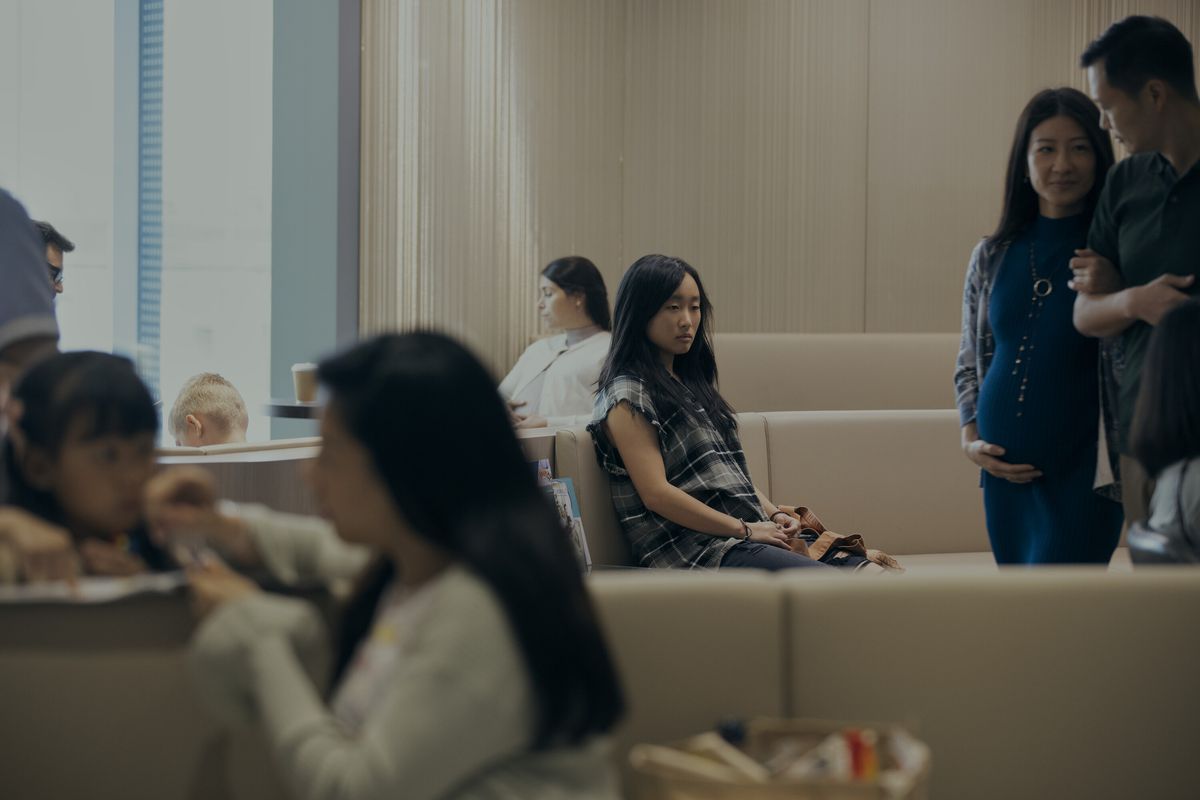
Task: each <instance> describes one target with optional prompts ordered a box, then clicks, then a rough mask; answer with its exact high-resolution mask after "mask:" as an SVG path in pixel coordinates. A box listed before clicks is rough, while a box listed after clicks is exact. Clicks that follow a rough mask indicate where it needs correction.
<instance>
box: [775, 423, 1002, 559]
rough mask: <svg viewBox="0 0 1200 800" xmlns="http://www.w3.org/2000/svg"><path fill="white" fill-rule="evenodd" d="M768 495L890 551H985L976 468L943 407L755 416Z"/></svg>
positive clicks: (985, 539) (873, 545)
mask: <svg viewBox="0 0 1200 800" xmlns="http://www.w3.org/2000/svg"><path fill="white" fill-rule="evenodd" d="M763 416H764V418H765V419H766V423H767V438H768V440H769V442H770V446H769V453H770V468H769V472H770V476H771V488H770V494H771V499H772V500H774V501H775V502H776V503H787V504H789V505H805V506H809V507H810V508H812V509H813V511H815V512H816V513H817V515H818V516H820V517H821V520H822V522H824V523H825V526H826V527H827V528H829V529H830V530H833V531H837V532H838V533H861V534H862V535H863V537H864V538H865V539H866V541H867V545H868V546H869V547H876V548H879V549H881V550H886V551H887V552H889V553H892V554H894V555H903V554H905V553H972V552H984V551H989V550H990V549H991V548H990V546H989V544H988V538H987V528H986V526H985V524H984V518H983V497H982V493H981V491H980V489H979V470H978V469H977V468H975V467H974V466H973V465H972V464H971V463H970V462H969V461H967V460H966V458H965V457H963V455H962V450H961V449H960V447H959V437H960V432H959V431H960V429H959V425H958V415H957V413H956V412H954V411H951V410H945V411H913V410H908V411H905V410H900V411H796V412H774V413H770V414H764V415H763Z"/></svg>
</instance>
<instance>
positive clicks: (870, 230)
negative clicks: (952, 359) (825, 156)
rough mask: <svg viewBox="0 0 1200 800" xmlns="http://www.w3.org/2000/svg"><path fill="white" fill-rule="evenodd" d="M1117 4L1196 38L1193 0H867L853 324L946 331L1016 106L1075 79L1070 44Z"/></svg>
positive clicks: (1199, 6) (1081, 80) (1103, 21)
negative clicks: (864, 171) (860, 309)
mask: <svg viewBox="0 0 1200 800" xmlns="http://www.w3.org/2000/svg"><path fill="white" fill-rule="evenodd" d="M1129 14H1157V15H1160V16H1163V17H1166V18H1167V19H1170V20H1171V21H1172V22H1174V23H1175V24H1176V25H1178V26H1179V27H1180V30H1182V31H1183V32H1184V34H1185V35H1186V36H1188V38H1189V39H1190V40H1191V41H1192V42H1193V44H1195V43H1197V42H1200V3H1197V2H1195V0H1158V1H1157V2H1132V1H1131V0H1124V1H1121V0H1070V1H1069V2H1048V1H1047V0H1006V2H1003V3H995V2H992V1H991V0H905V2H894V1H892V0H873V2H872V4H871V44H870V56H871V65H870V76H871V77H870V80H871V88H870V98H871V100H870V156H869V181H868V186H869V188H868V194H869V197H870V201H869V204H868V212H867V265H866V274H867V280H866V326H865V327H866V330H868V331H954V330H958V328H959V320H960V316H961V296H962V281H963V275H964V272H965V270H966V264H967V259H968V257H969V255H970V251H971V248H972V247H973V246H974V245H975V243H976V242H977V241H978V240H979V237H980V236H983V235H985V234H987V233H988V232H990V231H991V230H992V229H993V228H994V227H995V225H996V222H997V219H998V216H999V213H1000V205H1001V200H1002V193H1003V179H1004V169H1005V166H1006V160H1007V157H1008V148H1009V146H1010V144H1011V140H1012V134H1013V127H1014V125H1015V124H1016V120H1017V117H1018V115H1019V114H1020V112H1021V109H1022V108H1023V107H1024V105H1025V103H1026V102H1027V101H1028V100H1029V98H1030V97H1031V96H1032V95H1033V93H1034V92H1035V91H1037V90H1038V89H1042V88H1045V87H1049V86H1074V87H1076V88H1078V89H1081V90H1084V91H1086V75H1085V73H1084V71H1083V70H1081V69H1079V67H1078V60H1079V54H1080V53H1081V52H1082V51H1083V49H1084V48H1085V47H1086V46H1087V44H1088V43H1089V42H1090V41H1092V40H1093V39H1095V38H1096V36H1098V35H1099V34H1100V33H1101V32H1103V30H1104V29H1105V28H1106V27H1107V26H1108V25H1109V24H1111V23H1112V22H1114V21H1116V20H1118V19H1121V18H1123V17H1125V16H1128V15H1129Z"/></svg>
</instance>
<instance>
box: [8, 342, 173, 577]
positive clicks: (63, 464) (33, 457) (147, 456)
mask: <svg viewBox="0 0 1200 800" xmlns="http://www.w3.org/2000/svg"><path fill="white" fill-rule="evenodd" d="M12 399H13V409H14V410H15V413H14V414H13V417H15V419H11V420H10V428H9V431H8V437H7V442H6V444H5V446H4V460H5V469H6V471H7V473H8V476H9V487H8V494H7V496H6V497H4V498H0V502H3V503H4V504H6V505H10V506H12V507H14V508H15V509H16V510H18V511H23V512H26V514H28V515H31V516H33V517H36V518H37V519H38V520H40V521H41V522H42V523H45V524H30V523H29V522H28V517H27V516H25V515H21V518H20V521H19V522H15V521H7V522H6V521H0V543H3V544H7V545H8V549H9V551H10V552H15V555H16V561H17V564H16V565H15V566H16V568H17V569H16V571H17V572H18V573H19V577H23V578H24V579H25V580H40V579H54V578H70V577H73V576H74V574H76V573H77V572H79V571H81V570H80V567H82V571H83V572H84V573H87V574H92V575H133V574H136V573H139V572H147V571H155V570H163V569H169V568H172V567H173V566H174V565H173V563H172V562H171V560H170V559H169V558H168V557H167V555H166V553H165V552H164V551H163V550H162V549H160V548H159V547H157V546H156V545H155V544H154V543H153V542H152V541H151V540H150V537H149V536H148V535H147V531H146V528H145V526H144V524H143V521H142V493H143V491H144V489H145V486H146V484H147V483H148V482H149V480H150V478H151V476H152V475H153V472H154V467H155V462H154V441H155V436H156V434H157V432H158V413H157V411H156V409H155V407H154V400H153V399H152V398H151V396H150V392H149V391H148V390H147V389H146V386H145V384H143V383H142V380H141V378H139V377H138V375H137V373H136V372H135V371H134V368H133V364H132V363H131V362H130V361H129V360H128V359H125V358H121V357H119V356H113V355H109V354H107V353H95V352H74V353H62V354H59V355H56V356H54V357H52V358H49V359H47V360H46V361H43V362H41V363H40V364H38V365H37V366H35V367H33V368H32V369H30V370H29V371H28V372H27V373H26V374H25V376H24V377H23V378H22V380H21V382H20V383H19V384H18V385H17V386H16V388H15V389H14V391H13V395H12ZM4 511H5V516H6V517H11V516H14V511H13V509H5V510H4Z"/></svg>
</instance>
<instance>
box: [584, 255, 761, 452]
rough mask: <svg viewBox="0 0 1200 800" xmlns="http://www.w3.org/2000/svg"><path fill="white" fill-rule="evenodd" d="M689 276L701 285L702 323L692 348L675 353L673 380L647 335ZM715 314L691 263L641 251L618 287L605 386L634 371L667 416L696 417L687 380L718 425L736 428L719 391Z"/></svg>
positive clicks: (602, 379)
mask: <svg viewBox="0 0 1200 800" xmlns="http://www.w3.org/2000/svg"><path fill="white" fill-rule="evenodd" d="M688 275H691V276H692V280H694V281H695V282H696V287H697V288H698V289H699V290H700V324H699V325H698V326H697V327H696V333H695V337H694V338H693V340H692V347H691V349H690V350H688V351H687V353H685V354H684V355H677V356H675V364H674V369H675V377H676V378H677V379H678V380H673V379H672V378H671V376H670V375H669V374H668V373H667V371H666V369H664V368H663V365H662V360H661V359H660V358H659V354H658V349H657V348H656V347H655V346H654V343H653V342H651V341H650V338H649V337H648V336H647V335H646V327H647V326H648V325H649V324H650V320H651V318H653V317H654V315H655V314H657V313H658V312H659V311H660V310H662V307H663V304H664V303H666V302H667V300H668V299H669V298H670V297H671V295H672V294H674V293H675V290H676V289H678V288H679V284H680V283H682V282H683V279H684V277H686V276H688ZM712 314H713V311H712V303H710V302H709V299H708V294H707V293H705V291H704V284H703V283H701V282H700V274H699V273H698V272H696V270H695V269H694V268H693V267H692V266H691V265H690V264H688V263H687V262H686V261H684V260H682V259H679V258H672V257H671V256H663V255H648V256H642V257H641V258H639V259H638V260H637V261H635V262H633V266H631V267H630V268H629V269H628V270H626V272H625V275H624V276H622V278H621V284H620V286H618V287H617V302H616V313H615V320H616V327H615V330H614V331H613V340H612V345H611V346H610V347H609V350H608V357H607V358H605V359H604V366H603V367H602V368H601V370H600V386H601V387H602V388H603V387H604V386H606V385H608V384H609V383H611V382H612V381H613V380H614V379H616V378H617V377H619V376H621V375H631V376H633V377H635V378H638V379H639V380H641V381H642V382H643V383H645V384H646V387H647V389H648V391H649V392H650V395H651V397H653V398H654V401H655V403H656V404H658V405H659V406H660V408H659V413H660V414H661V415H663V416H664V418H665V417H666V416H667V415H669V414H670V413H671V412H672V411H674V410H676V409H680V410H683V411H684V413H686V414H687V415H688V416H689V417H694V416H695V412H694V409H693V404H692V403H690V402H688V400H687V396H686V394H685V393H684V391H683V388H682V387H681V386H680V385H679V384H681V383H682V384H683V386H686V387H687V389H688V391H690V392H691V393H692V395H693V396H694V397H695V398H696V399H697V400H699V401H700V405H701V407H703V408H704V409H706V410H707V412H708V414H709V415H710V416H711V419H712V420H713V422H714V423H715V424H716V425H717V426H718V428H720V429H721V430H722V431H723V432H725V433H730V432H732V431H734V430H736V429H737V421H736V419H735V418H734V416H733V408H731V407H730V405H729V404H728V403H726V402H725V398H723V397H721V393H720V392H718V391H717V359H716V357H715V356H714V355H713V346H712V335H711V329H712Z"/></svg>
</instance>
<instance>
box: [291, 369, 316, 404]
mask: <svg viewBox="0 0 1200 800" xmlns="http://www.w3.org/2000/svg"><path fill="white" fill-rule="evenodd" d="M292 386H293V388H295V390H296V402H297V403H315V402H316V400H317V365H316V364H312V363H308V362H305V363H303V364H292Z"/></svg>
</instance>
